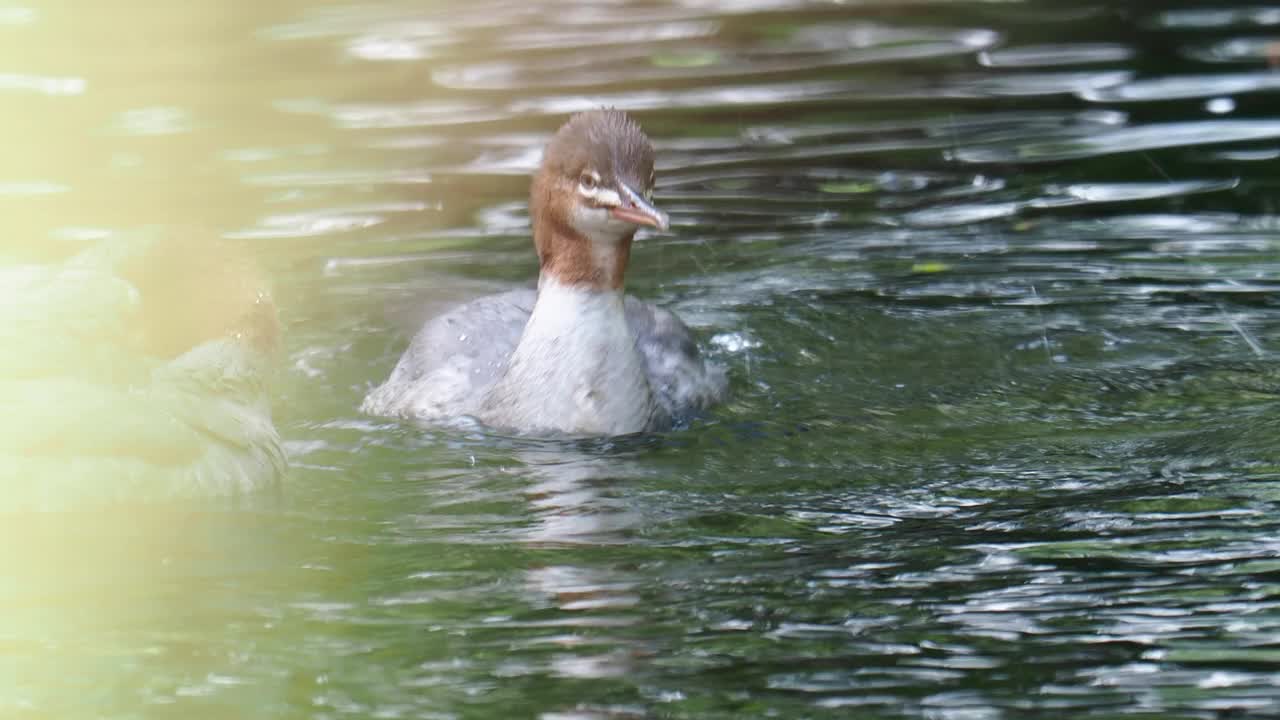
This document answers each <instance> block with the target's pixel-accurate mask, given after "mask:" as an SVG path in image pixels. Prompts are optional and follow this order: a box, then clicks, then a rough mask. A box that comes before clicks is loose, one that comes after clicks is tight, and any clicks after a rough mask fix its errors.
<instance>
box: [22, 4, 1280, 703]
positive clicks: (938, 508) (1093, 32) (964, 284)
mask: <svg viewBox="0 0 1280 720" xmlns="http://www.w3.org/2000/svg"><path fill="white" fill-rule="evenodd" d="M180 5H181V6H180ZM1276 38H1280V13H1277V12H1276V11H1275V10H1268V9H1265V8H1259V7H1245V6H1239V7H1236V8H1233V6H1230V5H1227V6H1223V5H1221V4H1220V3H1210V2H1203V3H1199V4H1198V5H1197V4H1196V3H1190V2H1178V3H1174V2H1167V3H1166V2H1144V3H1137V2H1132V3H1120V2H1110V3H1084V4H1080V3H1071V4H1068V3H1053V2H1033V1H1030V0H1027V1H1022V2H1009V3H968V2H944V1H941V0H939V1H937V2H915V3H887V2H884V3H881V2H851V3H842V4H828V3H808V2H800V1H793V0H773V1H770V0H766V1H764V2H758V3H748V4H738V3H729V2H723V3H720V2H715V1H714V0H708V1H707V2H700V1H694V0H689V1H686V2H676V3H644V4H606V3H602V4H598V5H592V6H587V5H583V6H569V5H560V4H552V3H531V4H523V5H520V4H508V3H491V2H476V3H465V4H462V3H457V4H448V5H446V4H443V3H408V2H383V3H372V4H356V5H341V6H339V5H330V4H322V3H318V2H308V1H305V0H292V1H290V2H284V3H248V2H242V1H239V0H237V1H236V2H227V3H221V4H218V5H217V6H213V5H209V6H207V7H203V8H196V7H194V6H192V7H187V6H185V4H178V5H173V6H172V7H170V6H167V5H165V6H161V5H156V4H144V3H126V4H118V5H116V6H115V7H112V8H107V7H90V6H88V5H82V6H77V7H72V6H71V4H69V3H67V4H57V5H55V4H53V3H49V4H48V7H45V6H23V7H18V6H0V47H3V50H0V59H3V62H4V64H3V65H0V110H3V112H0V133H3V136H4V137H6V138H7V139H8V140H7V142H6V147H7V150H6V154H7V157H6V159H5V161H4V162H3V164H0V209H3V211H4V215H5V220H4V221H3V222H4V226H3V227H5V233H6V236H8V237H15V238H19V239H21V240H24V242H22V243H20V244H19V245H17V246H16V247H15V248H11V249H15V250H16V253H15V254H18V255H21V256H23V257H36V258H40V259H45V260H52V259H58V258H63V257H65V256H67V255H69V254H71V253H72V252H74V251H75V250H76V249H78V248H79V247H80V246H81V245H82V244H83V243H84V242H85V241H86V240H85V239H86V238H99V237H113V236H121V237H127V236H131V235H135V234H141V233H147V232H162V233H173V234H187V233H193V234H205V235H207V236H209V237H217V236H221V237H223V238H225V239H227V240H229V241H231V242H232V243H234V244H236V245H237V246H239V247H241V248H243V249H245V250H246V251H248V252H249V253H251V254H252V255H253V256H254V257H255V258H256V259H257V260H258V262H259V263H260V264H261V265H262V266H263V267H264V268H265V269H266V271H267V272H268V274H269V275H270V277H271V280H272V283H273V285H274V294H275V298H276V304H277V305H278V306H279V308H280V315H281V321H282V326H283V329H284V336H283V337H284V339H283V348H282V350H281V351H280V356H279V364H280V370H279V372H278V374H277V375H276V377H274V378H273V381H274V384H273V387H274V390H273V394H272V399H273V405H274V408H275V421H276V425H277V427H278V428H279V430H280V433H281V435H282V437H283V440H284V445H285V449H286V451H287V452H288V455H289V457H290V462H291V465H292V469H291V471H290V472H289V474H288V475H287V477H285V478H284V480H283V481H282V484H281V485H282V486H281V488H280V489H279V492H278V493H276V492H271V493H264V494H263V495H262V496H254V497H250V498H242V499H241V500H240V501H239V502H238V504H237V506H236V507H235V508H232V509H228V508H227V507H226V503H225V502H223V501H220V500H219V501H216V502H215V501H210V503H209V504H207V505H206V504H204V503H201V502H195V503H184V504H182V505H181V506H178V507H174V506H173V505H169V504H166V505H160V506H151V505H143V506H141V507H135V506H130V507H129V508H128V509H127V510H122V511H109V512H105V513H82V514H75V513H68V514H57V515H56V516H38V515H25V514H24V515H21V516H19V517H16V518H13V520H12V522H7V523H6V525H8V529H7V530H6V535H7V537H8V539H7V540H6V542H5V543H4V547H5V549H4V550H3V551H0V560H2V561H3V563H4V564H5V565H7V566H8V567H10V568H15V570H14V571H13V572H6V573H3V574H4V575H5V576H6V577H7V578H8V580H7V581H5V583H4V584H3V585H0V588H3V594H0V598H3V600H2V602H3V606H2V607H3V608H4V616H5V621H4V623H3V625H0V714H3V715H5V716H15V717H57V718H63V717H112V718H115V717H120V718H151V717H175V718H177V717H181V718H205V717H208V718H230V717H254V718H256V717H263V718H274V717H316V718H346V717H351V718H399V717H405V718H410V717H412V718H489V717H540V718H546V719H548V720H562V719H566V718H631V717H635V718H640V717H656V718H739V717H789V718H790V717H795V718H817V717H858V718H881V717H883V718H898V717H911V718H931V719H932V718H941V719H945V720H987V719H996V718H1030V717H1099V718H1117V717H1153V718H1154V717H1159V718H1219V717H1234V716H1240V717H1255V716H1266V715H1270V714H1277V713H1280V642H1278V640H1277V638H1280V601H1278V600H1277V598H1278V596H1280V584H1277V579H1278V578H1280V542H1278V541H1277V537H1280V534H1278V531H1280V521H1278V520H1277V517H1280V516H1278V515H1277V502H1278V501H1280V454H1278V453H1277V452H1276V450H1275V447H1276V443H1275V437H1276V431H1277V429H1280V410H1278V409H1277V408H1280V405H1278V404H1277V399H1276V391H1275V383H1274V377H1275V373H1276V365H1275V360H1274V353H1273V349H1274V348H1275V347H1276V343H1275V340H1274V338H1275V337H1276V330H1277V329H1280V315H1278V314H1277V303H1276V300H1275V296H1274V291H1275V289H1276V286H1277V284H1276V280H1275V278H1276V277H1277V275H1278V272H1277V271H1280V253H1278V252H1277V251H1278V249H1280V231H1278V230H1277V228H1278V227H1280V223H1277V221H1276V218H1275V215H1274V211H1275V200H1274V198H1275V191H1276V180H1275V178H1276V173H1275V168H1276V163H1277V161H1278V160H1280V105H1277V103H1276V100H1275V95H1274V91H1275V89H1276V88H1277V87H1280V80H1277V78H1280V75H1277V74H1275V73H1274V72H1273V71H1272V70H1271V69H1270V66H1269V65H1268V58H1269V57H1270V56H1272V55H1274V54H1275V53H1274V52H1273V51H1272V50H1270V49H1269V46H1268V43H1270V42H1273V41H1274V40H1275V39H1276ZM598 104H611V105H617V106H618V107H621V108H624V109H628V110H630V111H632V112H633V114H634V115H635V116H636V117H637V118H638V119H639V121H640V122H641V123H642V124H643V125H644V126H645V128H646V129H647V130H648V131H649V133H650V135H651V136H653V138H654V140H655V144H656V146H657V149H658V158H659V159H658V165H659V167H658V173H659V180H658V189H657V192H656V195H655V200H656V202H657V203H658V204H659V205H660V206H661V207H663V208H664V209H665V210H667V211H668V212H670V213H671V216H672V225H673V227H672V230H671V231H670V232H669V233H663V234H661V235H645V236H642V237H641V239H640V240H639V241H638V243H637V245H636V247H635V250H634V255H633V264H632V267H631V270H630V271H629V275H628V288H629V289H630V290H631V291H632V292H633V293H635V294H637V295H640V296H642V297H644V298H646V299H651V300H653V301H656V302H658V303H660V304H662V305H664V306H666V307H669V308H671V309H673V310H675V311H677V312H678V313H680V315H681V316H682V317H683V318H684V319H685V320H686V322H688V323H689V324H690V325H691V326H692V327H693V328H694V329H695V331H696V332H697V334H698V336H699V339H700V340H701V342H702V345H703V347H704V350H705V351H706V352H707V353H708V354H709V355H710V356H712V357H714V358H715V359H717V360H718V361H719V362H722V363H724V364H725V365H726V366H727V367H728V368H729V372H730V376H731V379H732V380H731V382H732V397H731V399H730V401H729V402H727V403H725V404H724V405H723V406H722V407H720V408H718V409H717V410H716V411H715V412H714V413H713V414H711V415H710V416H709V417H707V418H704V419H702V420H701V421H699V422H697V423H695V424H694V426H693V427H691V428H688V429H687V430H683V431H679V432H673V433H670V434H666V435H658V436H646V437H640V438H622V439H617V440H595V441H582V442H575V443H564V442H549V441H537V440H521V439H511V438H502V437H493V436H490V435H486V434H483V433H473V434H467V433H458V432H452V433H451V432H445V431H439V430H429V429H423V428H417V427H411V426H405V425H400V424H397V423H393V422H388V421H383V420H380V419H375V418H369V417H364V416H361V415H360V414H359V413H358V412H357V411H356V408H357V406H358V405H359V402H360V399H361V398H362V397H363V395H364V393H365V392H367V391H368V389H370V388H371V387H372V386H373V385H375V384H377V383H379V382H381V381H382V380H383V379H384V378H385V377H386V375H387V373H388V372H389V370H390V368H391V367H392V366H393V365H394V363H395V361H396V359H397V358H398V357H399V354H400V352H402V351H403V349H404V347H405V346H406V344H407V342H408V338H409V337H410V336H411V334H412V332H413V330H414V329H416V327H417V325H418V324H419V323H420V322H421V320H422V319H423V318H424V317H426V316H429V315H430V313H431V312H433V311H435V310H438V309H439V308H441V307H446V306H447V305H448V304H449V303H451V302H456V301H458V300H460V299H465V298H468V297H472V296H474V295H477V294H481V293H484V292H491V291H495V290H499V289H503V288H507V287H511V286H514V285H516V284H520V283H531V282H532V279H533V277H534V273H535V272H536V265H535V260H534V257H533V253H532V250H531V247H530V241H529V238H528V235H527V227H526V215H525V205H524V203H525V200H524V197H525V192H526V191H527V183H528V175H529V172H530V171H531V170H532V168H533V167H534V166H535V165H536V163H537V150H538V149H539V148H540V146H541V144H542V143H543V142H545V140H546V138H547V137H548V135H549V133H550V132H552V131H553V130H554V129H555V128H556V127H557V126H558V125H559V123H561V122H562V121H563V119H564V118H565V117H566V115H567V114H568V113H570V112H572V111H574V110H577V109H583V108H586V107H590V106H594V105H598ZM121 412H128V410H127V409H122V410H121ZM10 422H11V421H10ZM10 481H12V482H19V481H20V480H15V479H10ZM11 515H12V514H11ZM1233 713H1234V714H1233Z"/></svg>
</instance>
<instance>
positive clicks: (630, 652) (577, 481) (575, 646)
mask: <svg viewBox="0 0 1280 720" xmlns="http://www.w3.org/2000/svg"><path fill="white" fill-rule="evenodd" d="M520 459H521V460H522V461H523V467H524V468H525V469H526V470H527V471H528V472H529V473H530V475H531V477H530V479H531V480H532V484H531V485H530V487H529V491H528V496H529V504H530V506H531V508H532V509H533V511H534V513H535V518H536V519H535V521H534V523H533V524H532V526H531V527H530V528H529V530H528V534H527V536H526V539H525V542H526V543H528V544H529V545H532V546H535V547H543V548H555V547H565V546H578V547H583V546H592V545H616V544H621V543H625V542H627V540H628V536H629V534H630V531H631V530H632V529H633V528H636V527H639V526H640V524H641V521H642V518H641V516H640V514H639V513H637V512H635V511H634V510H633V509H631V508H630V507H629V506H628V504H627V503H626V502H625V501H624V500H625V499H624V498H622V497H617V496H614V495H613V493H612V492H611V491H610V490H609V489H610V488H616V487H617V486H618V485H619V484H620V483H618V479H619V477H620V476H625V475H627V474H628V472H629V471H630V473H633V474H634V473H635V472H638V468H637V467H635V466H634V464H633V463H629V462H627V461H626V460H625V459H623V458H618V457H610V458H601V457H598V456H594V455H584V454H581V453H577V452H573V451H570V450H564V451H563V452H562V451H559V450H549V451H546V452H534V451H526V452H523V453H521V454H520ZM621 484H622V485H624V486H625V483H621ZM636 585H637V578H636V577H635V576H634V575H632V574H631V573H628V572H627V571H625V570H622V569H620V568H614V567H599V566H593V565H585V564H581V563H575V564H570V563H561V564H553V565H544V566H538V567H531V568H529V569H528V570H527V571H526V572H525V587H526V588H527V590H528V592H529V593H530V594H531V595H532V596H533V602H534V604H535V605H541V604H544V603H547V602H550V603H551V604H552V605H553V606H554V607H556V608H557V609H558V610H560V611H563V612H565V613H567V614H568V615H567V616H566V617H565V618H564V619H563V621H562V624H563V625H564V626H566V627H573V628H577V632H574V633H572V634H565V635H560V636H557V637H556V638H555V639H554V640H553V642H554V643H555V644H556V645H558V646H560V648H561V650H562V651H563V652H560V653H557V654H556V656H555V657H554V658H552V659H551V661H550V670H551V671H552V672H554V673H555V674H557V675H560V676H563V677H575V678H602V677H619V676H623V675H626V674H628V673H630V672H634V671H635V668H636V663H637V661H638V660H639V659H641V658H642V657H644V656H645V655H646V654H647V653H646V652H645V650H644V649H643V648H641V647H639V646H637V645H636V644H635V642H634V641H633V640H631V639H630V638H628V637H627V636H626V635H625V634H624V633H623V629H624V628H626V627H629V626H632V625H635V624H636V623H638V622H639V621H640V619H641V616H640V615H638V614H637V613H636V612H635V609H636V606H637V605H639V603H640V597H639V594H638V593H637V590H636Z"/></svg>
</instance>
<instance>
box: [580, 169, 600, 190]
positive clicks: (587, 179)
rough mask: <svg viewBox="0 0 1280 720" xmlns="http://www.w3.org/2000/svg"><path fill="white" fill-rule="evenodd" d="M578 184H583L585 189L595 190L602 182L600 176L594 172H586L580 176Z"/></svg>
mask: <svg viewBox="0 0 1280 720" xmlns="http://www.w3.org/2000/svg"><path fill="white" fill-rule="evenodd" d="M578 184H579V185H581V186H582V189H583V190H587V191H591V190H595V189H596V186H598V185H599V184H600V176H599V175H596V174H595V173H593V172H584V173H582V175H580V176H579V177H578Z"/></svg>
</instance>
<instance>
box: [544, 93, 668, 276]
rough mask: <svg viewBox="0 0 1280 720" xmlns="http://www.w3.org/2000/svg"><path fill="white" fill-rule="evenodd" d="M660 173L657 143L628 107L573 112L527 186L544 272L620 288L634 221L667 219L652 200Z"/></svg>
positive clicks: (659, 224) (661, 225)
mask: <svg viewBox="0 0 1280 720" xmlns="http://www.w3.org/2000/svg"><path fill="white" fill-rule="evenodd" d="M654 179H655V177H654V171H653V144H652V143H650V142H649V138H648V136H646V135H645V134H644V131H643V130H641V129H640V126H639V125H637V124H636V122H635V121H634V120H632V119H631V118H630V117H629V116H628V115H627V114H626V113H624V112H622V111H620V110H592V111H590V112H584V113H580V114H578V115H574V116H573V117H572V118H570V119H569V121H568V122H566V123H565V124H564V125H563V126H562V127H561V128H560V130H559V131H558V132H556V134H555V137H553V138H552V139H551V142H550V143H549V144H548V145H547V149H546V152H545V153H544V155H543V158H542V167H541V168H540V169H539V170H538V173H537V175H535V176H534V179H533V188H532V190H531V192H530V194H529V212H530V215H531V216H532V218H533V240H534V244H535V245H536V246H537V249H538V259H539V261H540V263H541V268H542V277H543V278H544V279H546V278H551V279H554V280H556V281H557V282H559V283H561V284H564V285H572V286H581V287H588V288H596V289H601V290H616V289H620V288H621V287H622V283H623V276H624V274H625V273H626V268H627V261H628V259H629V258H630V255H631V240H632V238H633V237H634V236H635V233H636V229H637V228H638V227H639V226H641V225H647V226H650V227H656V228H658V229H661V230H665V229H666V228H667V226H668V220H667V214H666V213H664V212H662V211H661V210H659V209H658V208H656V207H654V205H653V203H652V197H653V184H654Z"/></svg>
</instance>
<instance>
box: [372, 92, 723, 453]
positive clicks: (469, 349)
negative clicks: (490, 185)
mask: <svg viewBox="0 0 1280 720" xmlns="http://www.w3.org/2000/svg"><path fill="white" fill-rule="evenodd" d="M653 164H654V151H653V145H652V144H651V143H650V141H649V138H648V137H647V136H646V135H645V134H644V131H643V130H641V129H640V126H639V125H638V124H636V122H635V121H634V120H632V119H631V118H630V117H629V116H627V115H626V114H625V113H623V112H621V111H619V110H612V109H608V110H593V111H589V112H584V113H580V114H578V115H575V116H573V117H572V118H570V119H569V121H568V122H566V123H565V124H564V125H563V126H562V127H561V128H560V129H559V131H557V132H556V134H555V136H554V137H553V138H552V139H551V141H550V143H549V144H548V145H547V148H546V151H545V152H544V154H543V160H542V165H541V167H540V168H539V170H538V172H537V174H536V175H535V176H534V178H533V183H532V188H531V190H530V194H529V212H530V217H531V220H532V225H533V243H534V246H535V247H536V249H537V254H538V261H539V265H540V272H539V275H538V287H537V290H536V291H534V290H532V289H526V290H514V291H511V292H506V293H501V294H498V295H491V296H487V297H482V298H480V299H477V300H473V301H471V302H469V303H466V304H464V305H462V306H460V307H457V308H455V309H453V310H451V311H449V312H447V313H445V314H443V315H440V316H438V317H435V318H434V319H431V320H428V321H427V322H426V324H425V325H424V326H423V327H422V329H421V330H420V331H419V332H418V333H417V335H416V336H415V337H414V338H413V340H412V342H411V343H410V344H409V348H408V350H406V351H405V353H404V355H403V356H402V357H401V358H400V362H399V363H398V364H397V365H396V367H395V369H394V370H393V371H392V373H391V377H390V378H388V379H387V381H386V382H385V383H383V384H382V385H381V386H379V387H378V388H376V389H374V390H373V391H372V392H370V393H369V395H368V396H367V397H366V398H365V400H364V403H363V404H362V406H361V409H362V410H363V411H364V412H366V413H369V414H373V415H385V416H393V417H402V418H407V419H415V420H420V421H427V422H441V421H449V420H453V419H457V418H460V417H472V418H475V419H478V420H479V421H481V422H483V423H485V424H486V425H489V426H491V427H494V428H499V429H504V430H511V431H515V432H518V433H533V434H540V433H561V434H568V435H622V434H628V433H635V432H643V431H652V430H661V429H666V428H669V427H671V426H672V425H673V423H676V422H679V421H681V420H683V419H685V418H688V417H689V416H691V415H693V414H695V413H697V412H699V411H701V410H704V409H706V408H708V407H710V406H711V405H712V404H714V403H715V402H717V401H719V400H720V399H722V398H723V397H724V395H725V392H726V387H727V382H726V378H725V373H724V370H723V369H722V368H721V367H719V366H717V365H715V364H713V363H709V362H707V361H706V360H704V359H703V358H702V356H701V354H700V353H699V351H698V346H697V344H696V343H695V341H694V338H693V334H692V333H691V332H690V331H689V328H688V327H687V326H685V324H684V323H683V322H682V321H681V320H680V318H679V317H677V316H676V315H675V314H674V313H672V312H670V311H668V310H664V309H662V308H659V307H657V306H655V305H653V304H651V303H647V302H642V301H640V300H637V299H635V298H634V297H630V296H626V295H624V293H623V278H624V275H625V274H626V270H627V261H628V259H629V258H630V255H631V241H632V239H633V238H634V237H635V234H636V231H637V229H638V228H639V227H640V226H648V227H655V228H658V229H661V230H665V229H667V227H668V218H667V214H666V213H664V212H663V211H661V210H659V209H658V208H657V207H655V206H654V205H653V202H652V194H653V185H654V180H655V175H654V167H653Z"/></svg>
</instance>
